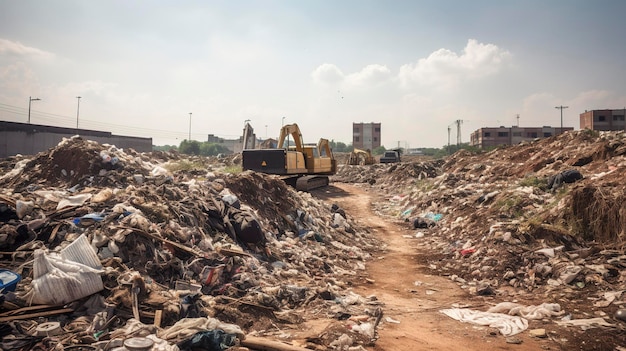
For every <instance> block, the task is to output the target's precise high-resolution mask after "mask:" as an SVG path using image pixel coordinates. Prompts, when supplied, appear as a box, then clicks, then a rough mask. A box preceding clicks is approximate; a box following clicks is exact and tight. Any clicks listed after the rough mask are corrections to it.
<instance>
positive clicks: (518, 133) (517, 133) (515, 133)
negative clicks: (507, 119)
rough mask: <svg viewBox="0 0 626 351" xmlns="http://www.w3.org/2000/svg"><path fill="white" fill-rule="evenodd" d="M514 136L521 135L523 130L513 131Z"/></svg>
mask: <svg viewBox="0 0 626 351" xmlns="http://www.w3.org/2000/svg"><path fill="white" fill-rule="evenodd" d="M513 136H517V137H521V136H522V132H513Z"/></svg>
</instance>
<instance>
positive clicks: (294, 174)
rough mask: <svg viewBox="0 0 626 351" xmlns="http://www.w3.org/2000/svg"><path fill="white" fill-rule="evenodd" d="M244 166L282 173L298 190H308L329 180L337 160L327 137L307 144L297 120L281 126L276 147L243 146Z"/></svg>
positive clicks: (286, 180)
mask: <svg viewBox="0 0 626 351" xmlns="http://www.w3.org/2000/svg"><path fill="white" fill-rule="evenodd" d="M290 137H291V138H293V140H290ZM242 168H243V170H244V171H245V170H252V171H255V172H262V173H267V174H277V175H281V176H283V177H282V178H283V180H284V181H285V182H286V183H288V184H290V185H292V186H295V188H296V189H297V190H301V191H309V190H312V189H315V188H319V187H322V186H326V185H328V184H329V178H328V176H330V175H333V174H335V173H336V172H337V161H336V160H335V158H334V156H333V153H332V150H331V148H330V144H329V142H328V140H327V139H323V138H322V139H320V140H319V142H318V143H317V144H304V142H303V139H302V133H301V132H300V128H299V127H298V125H297V124H295V123H294V124H288V125H285V126H283V127H282V128H281V130H280V136H279V137H278V144H277V148H276V149H254V150H243V151H242Z"/></svg>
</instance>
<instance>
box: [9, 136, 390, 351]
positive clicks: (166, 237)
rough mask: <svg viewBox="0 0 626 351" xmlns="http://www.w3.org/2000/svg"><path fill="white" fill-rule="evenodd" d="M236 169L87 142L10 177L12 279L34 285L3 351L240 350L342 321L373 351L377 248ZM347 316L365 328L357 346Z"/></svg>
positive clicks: (18, 302) (326, 209)
mask: <svg viewBox="0 0 626 351" xmlns="http://www.w3.org/2000/svg"><path fill="white" fill-rule="evenodd" d="M236 162H237V160H236V158H233V159H228V158H221V159H219V160H217V161H213V162H212V163H210V162H208V161H207V159H206V158H204V159H201V158H197V159H193V158H192V159H186V158H184V157H182V156H181V155H177V154H167V153H155V154H154V155H146V154H139V153H136V152H134V151H133V150H122V149H118V148H116V147H115V146H111V145H100V144H98V143H95V142H92V141H87V140H83V139H81V138H80V137H74V138H71V139H65V140H64V141H62V142H61V143H59V145H58V146H57V147H55V148H53V149H51V150H48V151H46V152H42V153H40V154H38V155H36V156H33V157H31V158H28V157H24V156H15V157H11V158H8V159H5V160H2V161H0V189H1V190H0V255H1V257H0V262H1V263H0V265H1V266H2V268H6V269H7V270H8V271H11V272H15V273H16V274H19V275H20V277H21V281H20V282H19V284H17V288H16V289H15V291H13V292H10V291H4V292H3V295H2V296H3V298H4V301H3V304H2V310H1V312H0V323H1V326H2V327H1V328H0V330H2V336H3V338H2V342H1V343H0V347H1V348H2V349H3V350H19V349H22V348H24V347H25V345H28V348H29V349H46V350H49V349H54V350H64V349H65V350H69V349H71V347H76V346H77V345H82V346H83V347H85V349H88V348H87V347H88V346H89V347H94V349H100V350H112V349H114V348H116V347H126V348H127V349H131V348H133V347H136V345H137V343H139V344H141V343H142V342H143V343H150V345H153V346H152V347H153V348H152V349H154V350H156V349H159V350H177V349H180V350H187V349H189V350H190V349H195V348H198V347H208V346H207V345H213V346H211V347H219V348H220V349H226V348H228V347H237V345H242V346H243V345H244V344H245V343H246V341H245V339H246V334H254V337H256V338H258V339H260V340H263V339H262V337H263V336H266V337H271V336H272V335H274V334H277V333H282V332H284V331H285V330H288V329H289V328H290V326H295V325H297V324H299V323H301V322H302V320H303V317H306V316H307V313H316V314H317V315H318V316H319V315H324V316H326V317H327V318H329V319H336V320H337V328H338V329H337V330H342V335H347V336H348V337H349V338H350V340H352V343H350V345H349V346H350V347H353V346H357V345H359V344H369V343H371V342H372V340H375V330H374V328H373V327H372V326H373V325H374V323H375V322H376V321H377V320H379V317H378V315H376V314H375V313H374V310H372V308H371V306H370V305H369V304H368V301H367V299H365V298H363V297H360V296H358V295H356V294H355V293H354V292H351V291H350V289H349V285H348V284H346V282H347V281H348V279H347V278H348V277H350V276H352V275H353V274H354V272H355V270H357V271H358V270H363V269H364V268H365V264H364V262H365V261H366V260H368V259H369V257H370V255H369V253H368V250H369V249H371V248H374V247H376V246H377V243H376V240H375V238H372V237H371V236H370V235H368V233H369V232H368V230H367V229H366V228H360V227H359V226H358V224H357V223H355V222H354V221H353V220H352V219H351V218H350V217H347V216H346V214H345V212H343V210H341V208H339V207H338V206H336V205H335V206H332V204H328V203H325V202H323V201H320V200H318V199H316V198H314V197H312V196H311V194H308V193H302V192H296V191H295V190H293V189H291V188H289V187H287V185H285V183H283V182H282V181H281V180H280V179H279V178H278V177H275V176H268V175H263V174H256V173H252V172H243V173H235V172H232V171H229V167H230V166H232V165H233V164H234V163H236ZM308 311H313V312H308ZM343 315H348V316H350V315H363V316H366V318H365V319H364V320H362V321H359V322H353V323H352V324H351V325H352V326H353V329H352V330H349V329H346V326H345V323H344V322H340V320H339V319H337V317H338V316H343ZM368 323H369V327H368V326H367V325H368ZM276 324H280V325H282V326H281V327H280V328H277V327H275V326H276ZM359 328H360V329H359ZM364 330H367V332H364ZM131 338H142V339H133V340H132V341H127V342H125V340H130V339H131ZM338 339H339V335H338V336H337V337H335V336H334V335H331V334H328V338H326V339H319V340H317V341H312V344H311V345H313V347H315V345H316V344H315V342H317V343H321V344H319V345H317V346H319V347H322V348H326V347H329V345H330V344H331V343H333V342H337V340H338ZM344 339H345V338H344ZM256 342H259V341H258V340H257V341H256ZM268 343H269V342H268ZM133 345H135V346H133ZM215 345H218V346H215ZM274 346H276V345H274ZM282 347H286V346H285V344H283V346H282ZM285 349H287V348H285Z"/></svg>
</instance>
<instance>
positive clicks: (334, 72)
mask: <svg viewBox="0 0 626 351" xmlns="http://www.w3.org/2000/svg"><path fill="white" fill-rule="evenodd" d="M311 78H313V81H314V82H316V83H319V84H328V85H334V84H338V83H341V82H342V81H343V80H344V78H345V76H344V74H343V72H341V70H340V69H339V67H337V66H335V65H333V64H331V63H324V64H322V65H320V66H318V67H317V68H316V69H315V70H314V71H313V72H312V73H311Z"/></svg>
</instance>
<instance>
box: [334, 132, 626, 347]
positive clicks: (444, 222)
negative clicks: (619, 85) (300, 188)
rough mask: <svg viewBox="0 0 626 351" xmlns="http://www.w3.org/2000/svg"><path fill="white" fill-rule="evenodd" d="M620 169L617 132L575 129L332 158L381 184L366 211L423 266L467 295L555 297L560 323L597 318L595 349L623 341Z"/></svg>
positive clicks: (623, 150)
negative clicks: (449, 149) (429, 157)
mask: <svg viewBox="0 0 626 351" xmlns="http://www.w3.org/2000/svg"><path fill="white" fill-rule="evenodd" d="M625 173H626V135H625V134H624V133H623V132H595V131H589V130H583V131H574V132H567V133H565V134H561V135H558V136H555V137H551V138H546V139H541V140H535V141H531V142H524V143H521V144H519V145H516V146H509V147H501V148H497V149H494V150H492V151H488V152H477V153H472V152H470V151H466V150H461V151H459V152H457V153H455V154H454V155H451V156H450V157H448V158H446V159H445V160H435V161H431V162H421V163H415V164H411V163H407V164H399V165H392V166H389V165H374V166H343V167H341V168H340V170H339V172H338V174H337V176H336V178H335V179H336V180H341V181H350V179H352V182H356V183H368V184H370V185H367V184H366V185H365V186H371V188H372V189H374V190H376V191H377V192H378V193H379V194H382V196H383V200H382V201H379V202H377V203H376V204H375V208H376V210H377V211H379V213H381V214H384V215H386V216H388V217H389V218H390V219H392V220H396V221H398V222H399V223H402V224H403V225H405V226H406V228H407V231H412V232H413V233H414V235H412V237H414V238H415V239H414V240H416V241H418V247H419V248H420V250H419V253H418V255H419V257H420V259H421V261H422V262H423V263H424V265H425V266H426V267H428V268H429V269H430V270H432V272H433V273H435V274H443V275H446V276H449V277H450V279H452V280H454V281H456V282H458V284H459V285H460V286H462V287H463V288H465V289H467V291H468V292H469V293H471V294H473V295H475V296H477V297H485V298H487V299H489V298H498V299H499V300H509V301H512V300H521V299H524V300H527V301H531V302H536V304H541V303H544V302H546V303H552V302H554V303H559V304H561V307H562V308H563V309H564V310H566V311H568V314H567V315H566V316H565V317H563V318H564V321H563V323H565V322H567V321H572V322H573V321H578V322H580V323H578V324H576V323H572V324H571V325H576V326H580V327H582V328H583V329H585V330H587V329H590V328H594V327H599V326H602V327H603V328H600V330H596V331H595V332H597V333H599V334H598V335H599V336H598V339H602V340H604V339H606V340H612V341H611V343H613V344H607V345H604V346H602V345H600V346H599V347H600V348H598V349H603V348H602V347H608V348H609V349H613V347H615V345H622V346H623V345H624V344H626V337H624V335H625V333H623V331H624V330H625V325H624V322H623V319H621V318H618V317H617V316H618V315H620V313H623V312H624V311H625V310H624V308H625V307H626V306H625V304H626V294H624V292H625V291H626V270H625V269H624V268H626V254H625V252H624V244H625V243H626V216H625V214H626V201H625V200H626V190H625V189H626V183H625V182H624V176H623V175H624V174H625ZM622 315H623V314H622ZM616 329H617V330H621V331H622V333H616V332H615V330H616ZM602 333H606V334H602ZM615 335H621V337H618V338H617V339H616V336H615ZM581 338H582V340H585V339H584V336H581ZM572 340H574V339H572ZM572 340H570V341H571V342H572V343H573V344H574V343H575V341H572ZM594 345H595V346H598V345H599V344H594ZM595 346H594V347H595ZM576 347H579V346H578V345H576ZM590 347H591V346H590Z"/></svg>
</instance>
